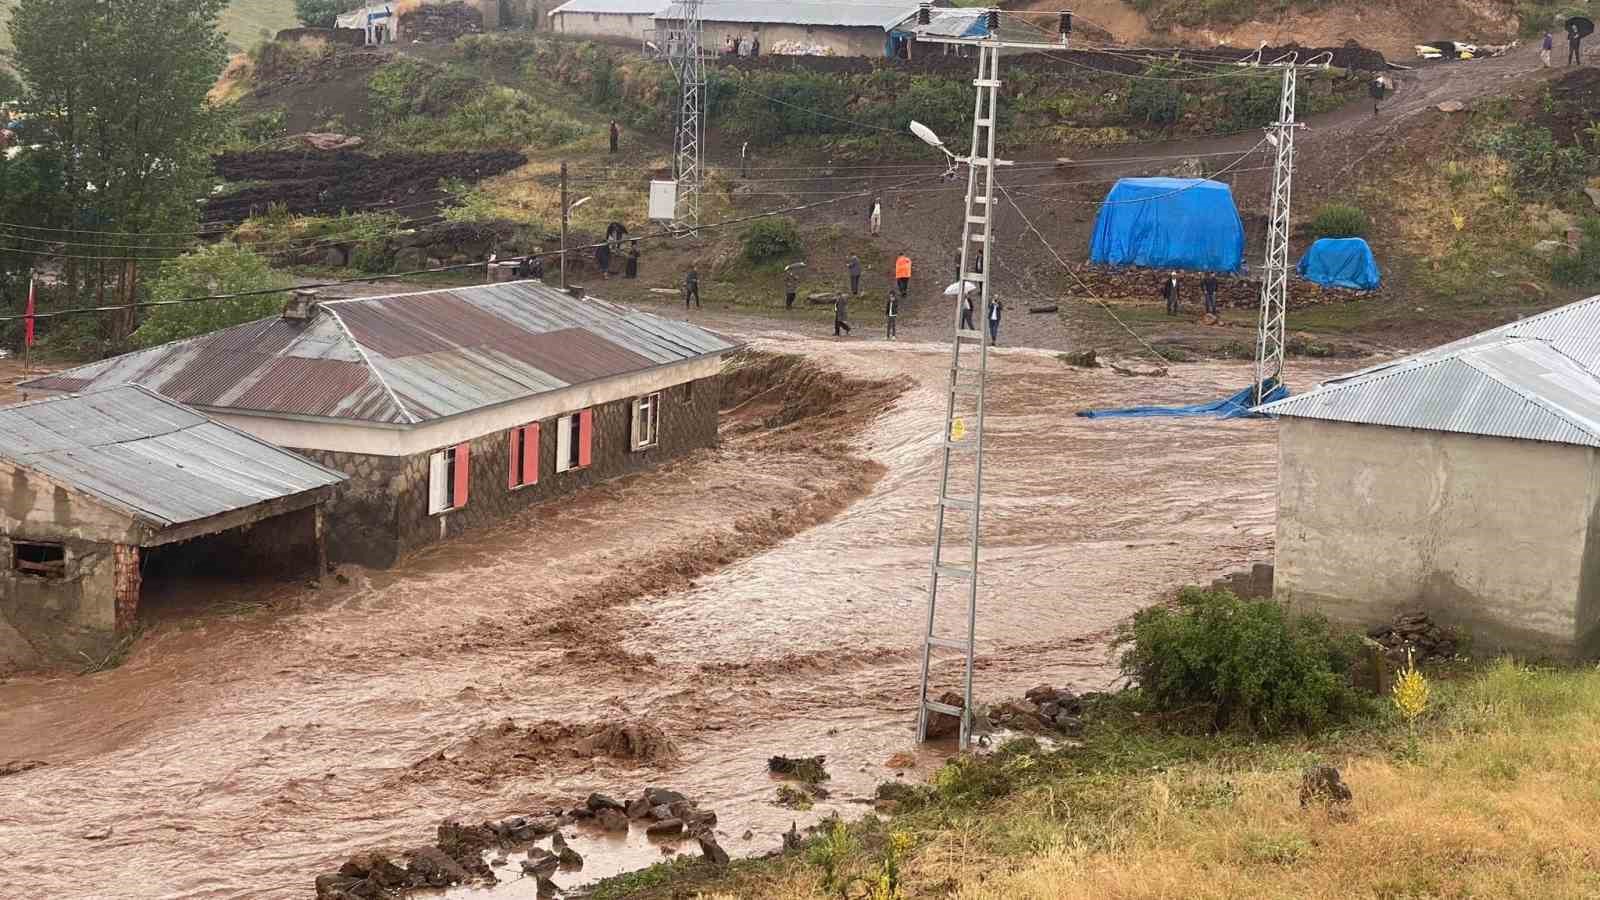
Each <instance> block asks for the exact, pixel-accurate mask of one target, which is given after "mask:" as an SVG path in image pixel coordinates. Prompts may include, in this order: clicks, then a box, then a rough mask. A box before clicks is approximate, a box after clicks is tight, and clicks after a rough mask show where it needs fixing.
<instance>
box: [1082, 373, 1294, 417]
mask: <svg viewBox="0 0 1600 900" xmlns="http://www.w3.org/2000/svg"><path fill="white" fill-rule="evenodd" d="M1267 384H1268V389H1267V392H1266V396H1265V397H1263V398H1262V399H1261V402H1262V403H1271V402H1273V401H1275V400H1282V399H1283V398H1285V397H1287V396H1289V389H1288V388H1287V387H1284V386H1283V385H1282V384H1280V383H1279V382H1276V381H1269V382H1267ZM1255 394H1256V388H1255V385H1251V386H1249V387H1247V388H1245V389H1244V390H1242V391H1240V392H1239V393H1237V394H1234V395H1233V396H1231V397H1225V398H1223V399H1221V400H1213V401H1212V402H1210V403H1197V404H1195V405H1193V406H1130V407H1127V408H1125V409H1086V410H1084V411H1082V412H1080V413H1078V415H1080V416H1082V417H1084V418H1085V419H1153V418H1158V417H1169V418H1171V417H1178V418H1183V417H1188V418H1200V417H1211V418H1217V419H1244V418H1248V417H1250V416H1252V415H1255V413H1252V412H1250V410H1251V408H1252V407H1253V406H1254V404H1253V403H1252V402H1251V401H1253V400H1254V399H1255Z"/></svg>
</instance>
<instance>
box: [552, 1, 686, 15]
mask: <svg viewBox="0 0 1600 900" xmlns="http://www.w3.org/2000/svg"><path fill="white" fill-rule="evenodd" d="M666 5H667V4H666V3H664V2H663V0H567V2H566V3H563V4H561V5H560V6H558V7H556V8H555V9H552V10H550V12H549V13H547V15H551V16H553V15H556V14H557V13H610V14H612V15H627V16H654V15H655V14H656V13H657V12H659V11H660V10H662V9H663V8H665V7H666Z"/></svg>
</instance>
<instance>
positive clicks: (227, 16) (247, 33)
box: [0, 0, 300, 53]
mask: <svg viewBox="0 0 1600 900" xmlns="http://www.w3.org/2000/svg"><path fill="white" fill-rule="evenodd" d="M16 6H17V0H0V21H5V22H9V21H10V20H11V11H12V10H13V9H16ZM220 24H221V26H222V33H223V34H225V35H227V38H228V49H229V50H231V51H234V52H237V51H240V50H244V49H247V48H249V47H251V46H253V45H254V44H255V43H256V42H258V41H260V40H261V38H262V32H266V33H267V35H266V36H267V37H271V36H272V35H273V34H276V33H277V32H278V30H279V29H283V28H293V27H295V26H296V25H298V24H300V23H299V22H298V21H296V20H295V17H294V0H233V2H232V3H231V4H229V6H228V9H227V10H226V11H224V12H223V14H222V20H221V22H220ZM10 51H11V29H10V28H0V52H6V53H9V52H10Z"/></svg>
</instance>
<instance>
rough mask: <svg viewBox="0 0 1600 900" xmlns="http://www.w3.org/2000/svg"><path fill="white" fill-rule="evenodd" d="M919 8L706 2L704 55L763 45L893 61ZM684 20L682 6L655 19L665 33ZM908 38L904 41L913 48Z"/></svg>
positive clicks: (771, 0) (773, 0)
mask: <svg viewBox="0 0 1600 900" xmlns="http://www.w3.org/2000/svg"><path fill="white" fill-rule="evenodd" d="M919 7H920V4H919V3H907V2H903V0H891V2H883V0H876V2H874V0H860V2H856V0H852V2H849V3H841V2H836V0H835V2H829V0H702V2H701V4H700V22H701V28H702V31H703V37H702V40H703V41H704V49H705V51H706V52H708V53H715V52H718V51H720V50H721V49H722V48H723V47H724V46H725V42H726V41H727V39H729V38H739V39H741V48H743V47H747V46H749V44H750V41H751V39H752V38H758V39H760V41H761V53H762V55H799V56H894V55H896V54H895V49H896V47H897V46H899V44H898V43H897V41H896V39H894V38H892V37H891V34H890V33H891V32H894V31H896V30H898V29H899V27H900V25H901V24H902V23H904V22H907V21H909V20H911V19H912V17H914V16H915V15H916V12H917V9H918V8H919ZM683 18H684V10H683V6H682V4H680V3H668V4H667V5H665V6H664V7H662V8H661V9H660V11H659V12H657V13H656V29H657V31H658V32H661V33H666V32H667V31H669V30H671V29H672V28H673V27H674V23H680V24H679V26H678V27H681V23H682V22H683ZM911 37H912V35H911V34H910V33H909V32H906V33H905V34H904V35H902V36H900V38H899V40H900V41H902V42H908V41H909V40H910V38H911Z"/></svg>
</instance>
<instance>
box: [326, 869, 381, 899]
mask: <svg viewBox="0 0 1600 900" xmlns="http://www.w3.org/2000/svg"><path fill="white" fill-rule="evenodd" d="M316 887H317V900H351V898H353V897H370V896H376V894H375V893H374V891H375V890H376V888H374V889H373V890H370V891H369V890H367V883H366V881H365V880H364V879H361V878H350V877H348V876H345V875H318V876H317V880H316Z"/></svg>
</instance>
